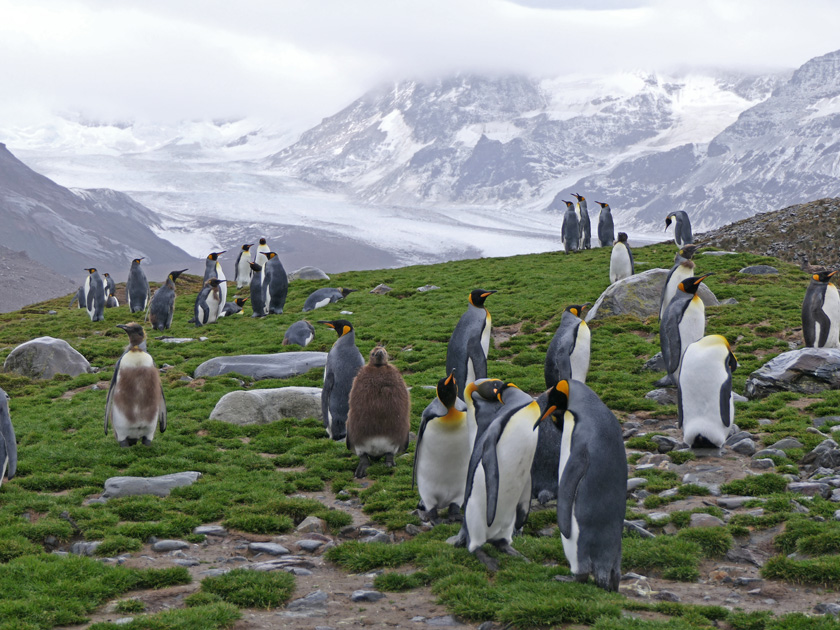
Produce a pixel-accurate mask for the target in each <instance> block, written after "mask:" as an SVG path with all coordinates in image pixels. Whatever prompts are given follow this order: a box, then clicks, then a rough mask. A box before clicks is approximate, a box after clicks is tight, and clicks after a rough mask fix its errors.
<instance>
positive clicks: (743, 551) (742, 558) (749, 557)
mask: <svg viewBox="0 0 840 630" xmlns="http://www.w3.org/2000/svg"><path fill="white" fill-rule="evenodd" d="M726 559H727V560H729V561H730V562H744V563H747V564H751V565H753V566H756V567H760V566H761V565H762V563H761V562H760V561H759V560H758V559H756V557H755V555H754V554H753V552H752V550H750V548H749V547H746V546H744V547H733V548H732V549H730V550H729V551H727V552H726Z"/></svg>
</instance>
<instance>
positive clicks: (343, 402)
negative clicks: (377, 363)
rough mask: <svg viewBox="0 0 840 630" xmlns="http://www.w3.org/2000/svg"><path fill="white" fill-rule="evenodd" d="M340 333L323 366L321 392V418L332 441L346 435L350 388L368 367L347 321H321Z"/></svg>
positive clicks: (351, 325)
mask: <svg viewBox="0 0 840 630" xmlns="http://www.w3.org/2000/svg"><path fill="white" fill-rule="evenodd" d="M318 323H319V324H324V325H326V326H329V327H330V328H332V329H333V330H335V332H337V333H338V339H336V341H335V343H334V344H333V346H332V348H330V351H329V352H328V353H327V363H326V365H325V366H324V387H323V389H322V390H321V415H322V416H323V419H324V428H325V429H326V430H327V434H328V435H329V436H330V438H332V439H333V440H343V439H344V438H345V436H346V435H347V413H348V411H349V407H350V388H351V387H352V386H353V379H354V378H356V374H357V373H358V371H359V370H360V369H361V367H362V366H363V365H364V364H365V360H364V359H363V358H362V353H361V352H359V349H358V348H357V347H356V332H355V331H354V330H353V324H351V323H350V322H349V321H347V320H346V319H335V320H331V321H319V322H318Z"/></svg>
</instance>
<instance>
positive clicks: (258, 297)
mask: <svg viewBox="0 0 840 630" xmlns="http://www.w3.org/2000/svg"><path fill="white" fill-rule="evenodd" d="M248 264H249V265H250V266H251V271H252V273H251V289H250V293H251V308H252V309H253V311H254V312H253V314H252V315H251V317H265V315H266V313H265V291H264V290H263V284H262V278H263V268H262V266H260V265H258V264H257V263H248Z"/></svg>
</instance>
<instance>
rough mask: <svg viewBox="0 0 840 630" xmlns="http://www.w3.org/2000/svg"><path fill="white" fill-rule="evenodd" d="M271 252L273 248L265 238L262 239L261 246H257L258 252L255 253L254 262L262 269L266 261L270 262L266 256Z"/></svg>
mask: <svg viewBox="0 0 840 630" xmlns="http://www.w3.org/2000/svg"><path fill="white" fill-rule="evenodd" d="M270 251H271V248H270V247H269V246H268V242H267V241H266V240H265V237H263V238H261V239H260V242H259V244H258V245H257V251H256V252H255V253H254V262H255V263H257V264H258V265H259V266H260V267H262V266H263V265H265V261H266V260H268V259H267V258H266V256H265V255H266V254H267V253H268V252H270ZM252 269H253V267H252Z"/></svg>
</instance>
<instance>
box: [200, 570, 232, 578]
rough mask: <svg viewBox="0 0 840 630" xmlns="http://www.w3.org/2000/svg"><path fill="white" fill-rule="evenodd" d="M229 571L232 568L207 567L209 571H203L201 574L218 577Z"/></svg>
mask: <svg viewBox="0 0 840 630" xmlns="http://www.w3.org/2000/svg"><path fill="white" fill-rule="evenodd" d="M229 572H230V569H207V571H202V572H201V575H206V576H207V577H217V576H219V575H224V574H225V573H229Z"/></svg>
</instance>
